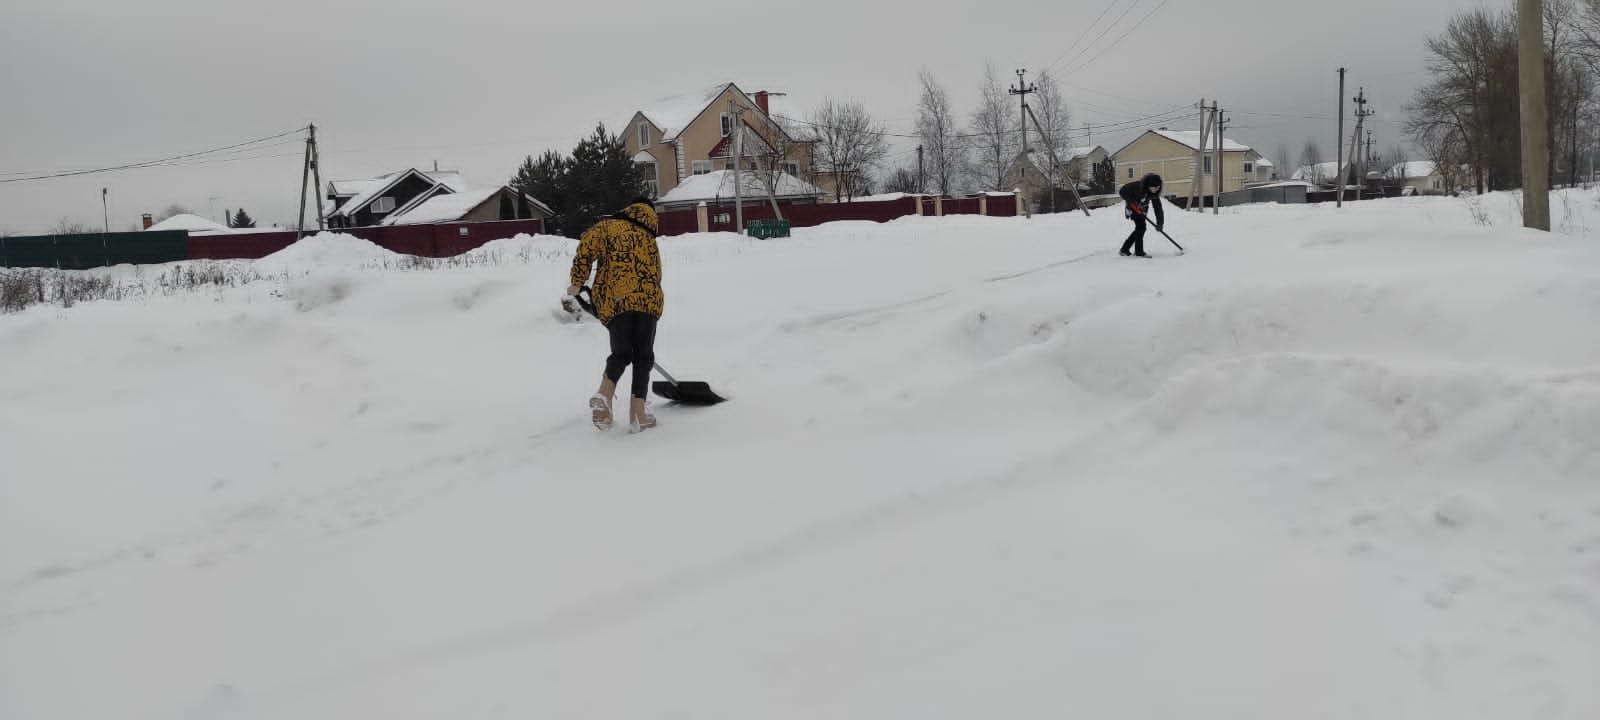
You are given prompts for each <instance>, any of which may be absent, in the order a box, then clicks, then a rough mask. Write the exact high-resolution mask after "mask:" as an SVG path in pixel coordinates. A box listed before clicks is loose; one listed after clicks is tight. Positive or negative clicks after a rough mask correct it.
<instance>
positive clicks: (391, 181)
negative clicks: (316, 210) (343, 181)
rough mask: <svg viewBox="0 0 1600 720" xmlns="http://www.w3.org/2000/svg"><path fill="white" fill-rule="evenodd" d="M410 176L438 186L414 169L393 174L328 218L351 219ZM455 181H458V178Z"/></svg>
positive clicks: (373, 185) (342, 206) (348, 201)
mask: <svg viewBox="0 0 1600 720" xmlns="http://www.w3.org/2000/svg"><path fill="white" fill-rule="evenodd" d="M412 176H415V177H420V178H422V179H423V180H426V181H428V182H429V183H431V184H438V183H437V181H435V180H434V179H433V178H431V177H428V176H427V175H426V174H425V173H423V172H422V171H420V170H418V169H416V168H411V169H410V170H402V171H400V172H397V173H393V174H392V175H389V176H385V177H386V178H387V181H386V182H384V183H383V184H381V185H380V184H377V183H373V184H372V185H370V186H368V187H367V189H366V190H363V191H362V192H361V194H359V195H357V196H355V197H353V198H351V199H349V200H347V201H345V203H344V204H343V205H340V206H339V209H338V210H334V211H333V212H330V213H328V217H335V216H340V217H351V216H353V215H355V214H356V211H358V210H360V209H361V208H364V207H366V206H367V205H368V204H369V203H371V202H372V201H373V200H376V199H378V198H380V197H383V194H384V193H386V192H389V190H390V189H391V188H393V187H394V186H396V185H399V184H400V181H402V180H404V179H406V178H408V177H412ZM457 179H459V176H458V178H457Z"/></svg>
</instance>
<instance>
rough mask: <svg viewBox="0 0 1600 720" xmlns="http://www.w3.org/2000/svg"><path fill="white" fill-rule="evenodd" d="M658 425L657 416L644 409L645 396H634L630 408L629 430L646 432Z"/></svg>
mask: <svg viewBox="0 0 1600 720" xmlns="http://www.w3.org/2000/svg"><path fill="white" fill-rule="evenodd" d="M655 426H656V417H655V416H654V415H651V414H650V413H648V412H646V411H645V409H644V398H637V397H636V398H633V404H632V405H631V406H630V407H629V408H628V431H629V432H636V433H637V432H644V431H645V430H649V429H650V428H653V427H655Z"/></svg>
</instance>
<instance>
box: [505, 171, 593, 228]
mask: <svg viewBox="0 0 1600 720" xmlns="http://www.w3.org/2000/svg"><path fill="white" fill-rule="evenodd" d="M571 165H572V161H571V160H569V159H568V158H566V157H564V156H562V155H561V153H558V152H556V151H554V150H546V151H545V152H544V154H543V155H540V156H539V159H538V160H535V159H533V157H532V156H529V157H527V158H525V159H524V160H523V161H522V166H521V167H519V168H517V174H516V176H514V177H512V178H511V187H512V189H514V190H516V191H517V192H520V193H523V194H525V195H528V196H530V197H532V198H533V199H535V200H538V201H540V202H542V203H544V204H546V205H549V206H550V209H551V210H552V211H554V212H555V215H554V216H553V217H551V218H550V219H549V220H547V221H546V222H545V232H547V233H550V234H551V235H576V234H577V233H578V232H582V229H581V228H580V229H574V228H571V227H569V226H568V225H567V224H566V219H567V213H568V212H569V210H570V208H571V207H572V192H571V189H570V187H569V184H568V179H569V175H570V167H571Z"/></svg>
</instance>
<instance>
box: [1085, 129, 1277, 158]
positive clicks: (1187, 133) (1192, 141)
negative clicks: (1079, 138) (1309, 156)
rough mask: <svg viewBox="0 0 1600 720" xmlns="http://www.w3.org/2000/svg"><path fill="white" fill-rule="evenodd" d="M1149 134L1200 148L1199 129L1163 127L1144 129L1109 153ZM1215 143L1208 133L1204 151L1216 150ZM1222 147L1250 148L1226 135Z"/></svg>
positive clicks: (1126, 147)
mask: <svg viewBox="0 0 1600 720" xmlns="http://www.w3.org/2000/svg"><path fill="white" fill-rule="evenodd" d="M1151 135H1155V136H1156V137H1161V138H1166V139H1167V140H1171V141H1172V142H1175V143H1178V144H1179V145H1182V146H1184V147H1186V148H1188V149H1190V150H1193V151H1196V152H1198V151H1199V150H1200V131H1199V130H1165V129H1163V130H1146V131H1144V133H1143V134H1141V135H1140V136H1139V137H1136V138H1134V139H1133V142H1130V143H1128V144H1127V145H1123V146H1122V148H1121V149H1119V150H1117V151H1116V152H1114V153H1111V154H1112V155H1121V154H1122V153H1123V152H1124V151H1126V150H1127V149H1128V148H1130V147H1133V146H1134V144H1135V143H1137V142H1139V141H1140V140H1143V139H1145V138H1146V137H1149V136H1151ZM1216 144H1217V141H1216V137H1215V135H1210V136H1207V137H1206V151H1207V152H1216V150H1217V148H1216ZM1222 149H1223V151H1224V152H1250V150H1251V148H1250V146H1249V145H1245V144H1243V143H1237V142H1234V141H1232V140H1229V139H1228V138H1226V137H1224V138H1222Z"/></svg>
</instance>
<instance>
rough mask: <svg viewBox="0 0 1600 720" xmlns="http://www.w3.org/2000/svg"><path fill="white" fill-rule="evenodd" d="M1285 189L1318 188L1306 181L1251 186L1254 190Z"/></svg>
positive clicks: (1286, 181) (1287, 181)
mask: <svg viewBox="0 0 1600 720" xmlns="http://www.w3.org/2000/svg"><path fill="white" fill-rule="evenodd" d="M1285 187H1303V188H1313V187H1316V185H1315V184H1313V183H1308V182H1305V181H1304V180H1285V181H1283V182H1275V183H1272V184H1271V185H1251V186H1250V189H1252V190H1265V189H1267V188H1285Z"/></svg>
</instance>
